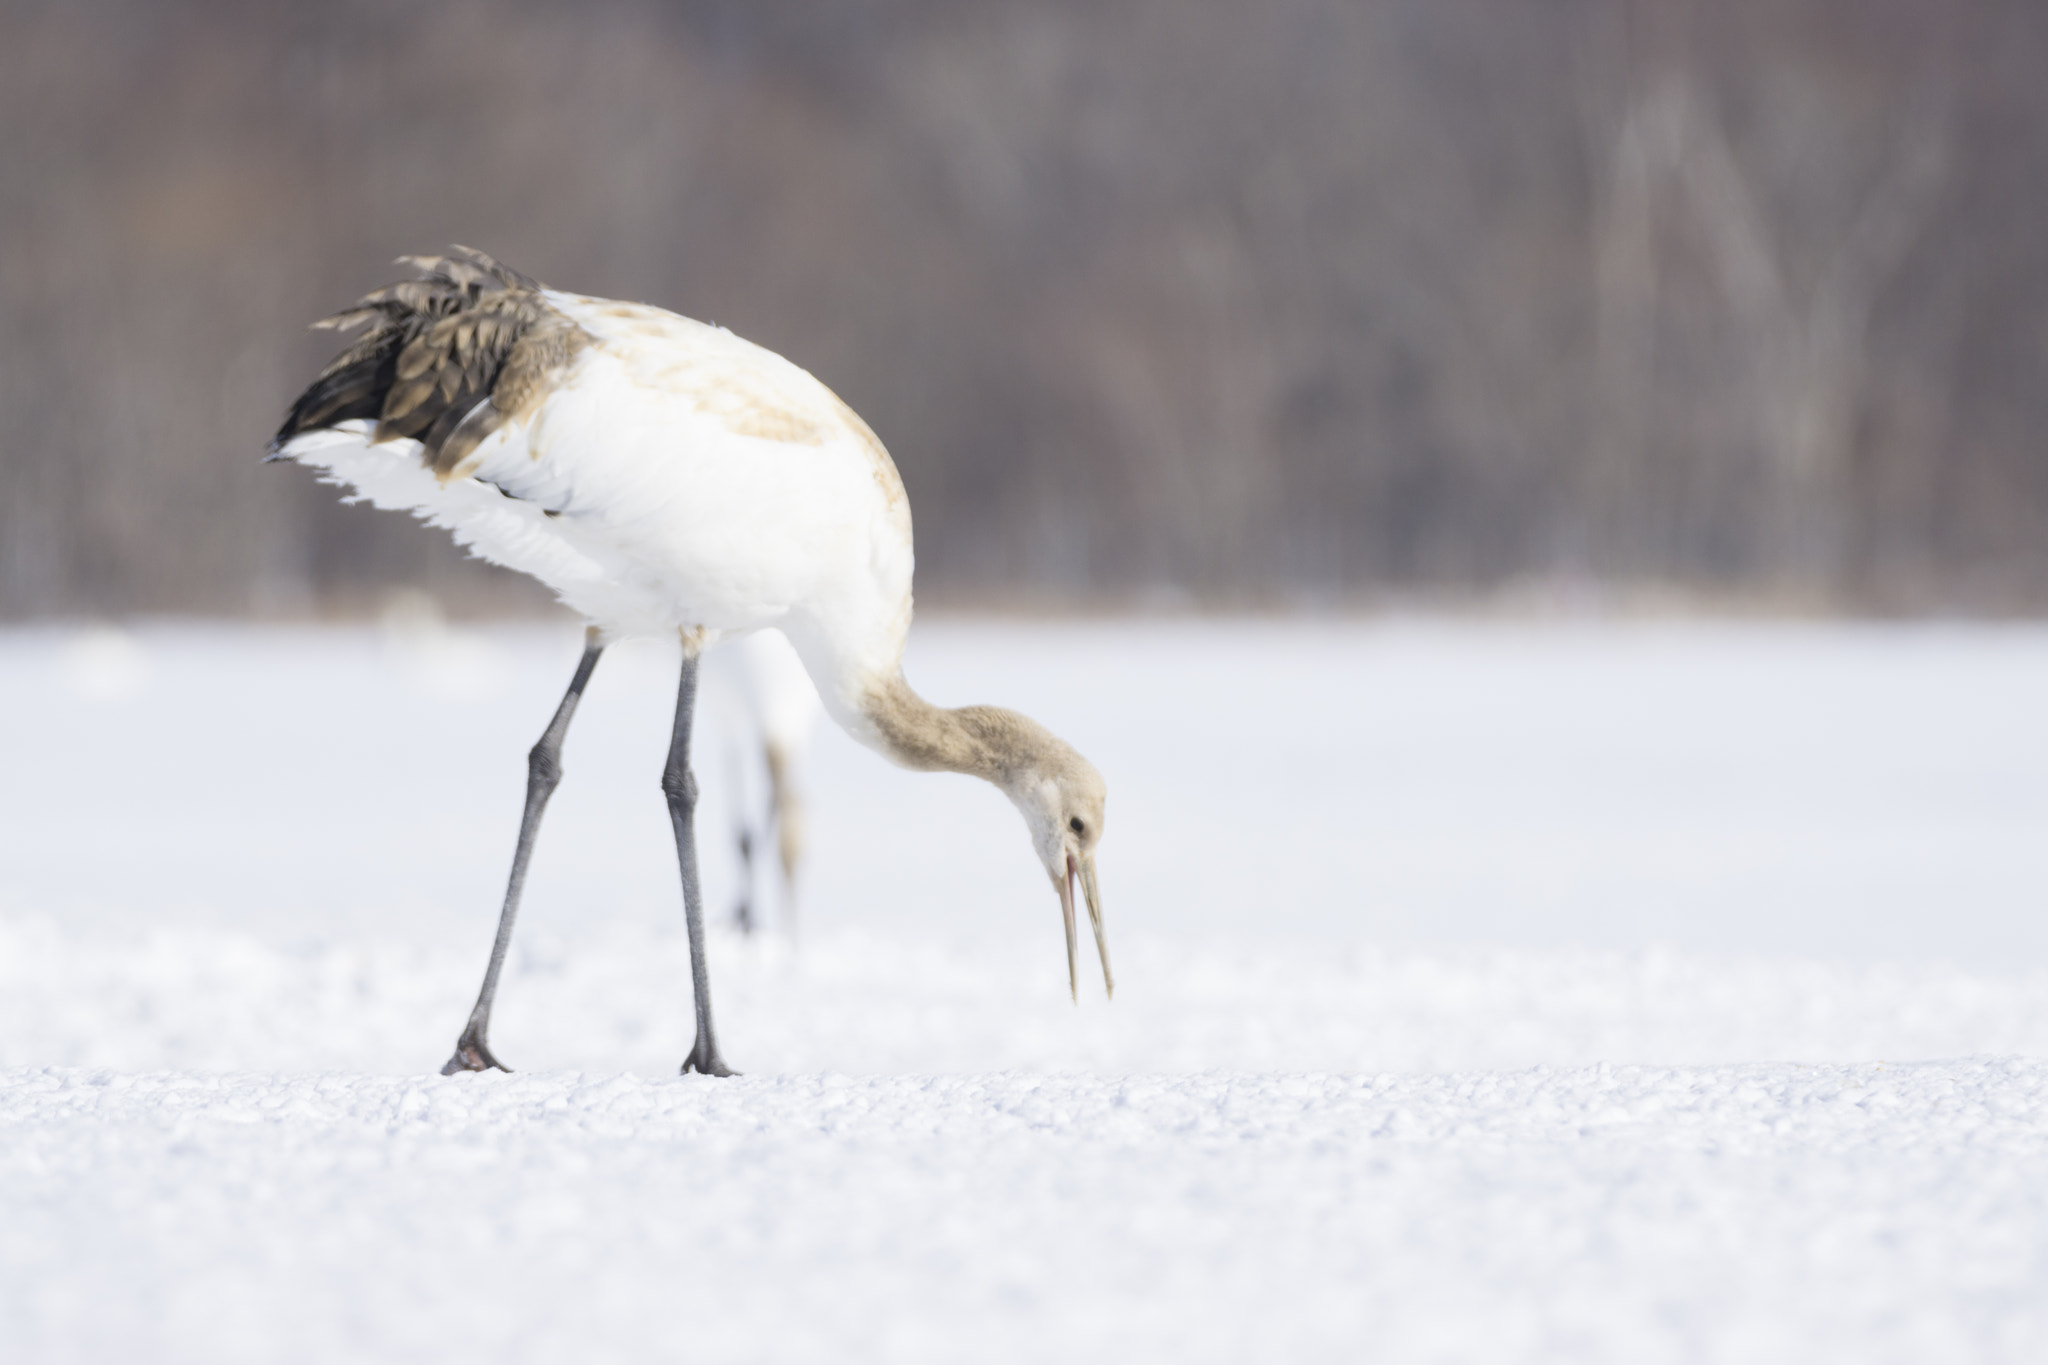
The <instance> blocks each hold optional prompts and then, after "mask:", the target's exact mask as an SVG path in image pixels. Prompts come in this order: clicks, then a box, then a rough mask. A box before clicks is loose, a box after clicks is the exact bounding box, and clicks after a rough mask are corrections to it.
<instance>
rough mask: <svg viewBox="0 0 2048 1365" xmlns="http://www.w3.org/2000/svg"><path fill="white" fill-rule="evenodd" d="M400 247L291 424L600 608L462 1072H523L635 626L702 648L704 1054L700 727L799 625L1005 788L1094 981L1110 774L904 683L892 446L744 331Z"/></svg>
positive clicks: (292, 452)
mask: <svg viewBox="0 0 2048 1365" xmlns="http://www.w3.org/2000/svg"><path fill="white" fill-rule="evenodd" d="M452 250H453V254H452V255H449V256H444V257H416V256H409V257H403V258H401V261H400V263H401V264H404V265H410V266H413V267H414V268H416V269H417V270H418V271H419V272H420V275H421V278H418V279H413V280H409V281H406V282H404V283H401V284H394V285H391V286H389V287H388V288H385V289H380V290H378V291H376V292H375V293H372V294H370V295H368V296H366V297H365V298H364V299H363V300H362V301H361V302H359V303H357V304H356V305H355V306H354V307H352V308H348V309H345V310H344V311H342V312H340V313H338V314H336V315H335V316H333V317H331V318H327V319H325V320H324V321H322V322H321V323H317V324H315V325H316V326H324V327H332V328H336V329H341V330H346V329H350V328H354V327H358V326H363V325H365V324H367V326H368V330H367V331H366V332H364V333H363V335H362V336H361V337H360V338H359V339H358V340H357V341H356V343H355V344H354V345H353V346H351V347H350V348H349V349H348V350H347V351H345V352H343V353H342V354H341V355H340V356H339V357H337V358H336V359H335V360H334V362H333V363H332V364H330V365H329V366H328V367H327V368H326V369H325V370H323V371H321V373H320V375H319V377H318V378H316V379H315V380H314V381H313V383H312V385H311V386H310V387H308V388H307V389H306V391H305V392H304V393H303V394H301V395H299V398H298V401H297V402H295V403H294V404H293V405H292V410H291V413H290V415H289V416H287V417H286V418H285V421H284V424H283V426H282V427H280V428H279V430H278V433H277V435H276V437H275V438H274V439H273V440H272V441H271V445H270V458H272V459H283V460H295V461H297V462H298V463H300V464H303V465H309V466H311V467H313V468H316V469H319V470H322V471H324V472H325V474H326V477H327V478H328V480H329V481H330V482H334V483H339V484H343V485H347V486H349V487H352V488H353V489H354V491H355V494H356V496H358V497H360V498H366V499H368V500H369V501H370V502H372V503H373V504H375V505H377V506H379V507H394V508H402V509H405V510H407V511H410V512H412V513H413V514H415V515H416V516H419V517H421V518H423V519H424V520H426V521H428V522H431V523H433V524H434V525H437V526H442V527H445V528H447V529H448V530H449V531H451V532H452V533H453V534H454V536H455V539H456V540H457V542H458V543H460V544H462V545H464V546H466V547H468V548H469V550H470V551H471V552H472V553H474V554H476V555H479V556H481V557H482V558H485V559H488V560H491V561H492V562H494V563H498V564H504V565H507V566H509V567H511V568H515V569H519V570H521V571H523V572H525V573H528V574H531V575H532V576H533V577H535V578H537V579H539V580H540V581H541V582H543V583H545V584H547V586H548V587H550V588H552V589H553V590H554V591H555V593H556V594H557V595H558V596H559V597H560V598H561V599H562V601H563V602H565V603H567V604H568V605H569V606H570V607H571V608H573V609H574V610H576V611H577V612H579V613H581V614H582V616H583V617H584V619H585V620H586V621H587V622H588V623H589V625H588V628H587V630H586V632H585V637H584V649H583V657H582V658H581V660H580V661H578V663H577V665H576V672H575V675H574V677H573V678H572V679H571V680H570V683H569V690H568V692H567V693H566V694H565V695H564V696H563V698H562V702H561V705H560V706H559V707H558V708H557V709H556V711H555V714H554V718H553V719H552V720H551V721H550V722H549V723H548V726H547V729H546V730H545V731H543V732H542V734H541V738H540V741H539V742H538V743H536V744H535V745H534V746H533V749H532V751H531V752H530V753H529V754H528V756H527V786H526V810H525V815H524V817H523V818H522V819H521V821H520V825H519V841H518V844H517V846H516V848H515V850H514V852H513V856H512V875H511V878H510V880H509V882H508V883H507V885H506V888H505V903H504V908H503V910H502V911H501V912H500V915H499V919H498V934H497V938H496V940H495V942H494V943H493V944H492V947H491V959H490V965H489V966H488V967H487V968H486V969H485V972H484V981H483V989H482V991H481V992H480V993H479V994H478V996H477V1002H476V1007H475V1009H473V1010H472V1011H471V1012H470V1016H469V1022H468V1024H467V1025H466V1026H465V1027H464V1029H463V1031H462V1035H461V1037H460V1038H459V1039H458V1040H457V1042H456V1045H455V1054H454V1056H452V1057H451V1058H449V1060H448V1064H447V1065H446V1066H445V1067H443V1068H442V1071H443V1074H452V1073H453V1072H456V1071H462V1070H470V1071H480V1070H483V1069H485V1068H487V1067H498V1068H499V1069H501V1070H502V1069H506V1068H504V1067H503V1066H502V1064H501V1063H500V1062H499V1061H498V1059H497V1058H496V1057H494V1056H492V1055H491V1049H490V1038H489V1034H490V1019H491V1002H492V1000H493V998H494V996H495V995H496V993H497V986H498V974H499V971H500V969H501V968H502V967H503V966H504V961H505V950H506V947H507V945H508V944H509V943H510V941H511V937H512V924H513V920H514V918H515V917H516V915H517V913H518V909H519V894H520V889H521V887H522V886H523V884H524V883H525V880H526V866H527V861H528V859H529V857H530V856H531V855H532V852H533V841H534V835H535V833H536V831H537V830H538V828H539V826H540V819H541V814H542V812H543V810H544V809H545V808H546V806H547V801H548V797H549V796H550V795H551V794H552V793H553V791H554V789H555V786H556V784H557V783H558V782H559V781H560V779H561V748H562V737H563V735H564V734H565V733H566V732H567V731H568V728H569V722H570V719H571V718H572V717H573V716H574V714H575V711H576V704H577V702H578V701H579V700H580V699H581V697H582V695H583V689H584V687H585V685H586V684H587V683H588V682H589V680H590V674H591V670H593V669H594V668H596V667H597V661H598V657H599V655H601V654H602V653H603V651H604V648H605V646H606V645H607V644H608V643H609V642H610V641H612V640H614V639H618V638H621V637H624V636H630V635H674V636H676V637H678V638H680V639H681V641H682V644H683V666H682V679H681V682H680V685H679V686H678V688H677V693H676V717H675V728H674V731H673V733H672V736H671V740H670V745H669V754H668V762H667V764H666V766H665V767H664V769H663V772H662V778H661V787H662V791H663V793H664V794H665V795H666V796H667V799H668V806H669V815H670V820H671V823H672V824H673V825H674V827H675V838H676V855H677V859H678V861H679V863H680V864H681V870H682V883H683V907H684V913H685V916H686V919H687V923H688V928H689V940H690V975H691V984H692V986H693V987H694V992H695V996H696V1014H697V1035H696V1041H695V1043H694V1044H693V1045H692V1047H691V1049H690V1054H689V1056H688V1058H686V1059H685V1060H684V1062H683V1070H684V1071H685V1072H689V1071H699V1072H704V1073H707V1074H710V1075H716V1076H727V1075H731V1074H733V1073H732V1072H730V1071H729V1070H728V1069H727V1068H726V1066H725V1063H724V1061H723V1059H722V1058H721V1057H720V1056H719V1051H718V1039H717V1035H716V1033H715V1032H714V1030H713V1028H712V1022H711V988H710V981H709V979H708V977H707V974H706V970H705V961H704V915H703V906H702V903H701V897H700V894H699V891H698V885H697V853H696V837H695V830H694V824H693V821H694V814H695V810H696V801H697V784H696V780H695V778H694V777H693V776H692V775H691V772H690V726H691V719H692V714H693V712H694V709H695V704H696V693H697V661H698V656H699V655H700V654H701V653H702V652H703V651H704V650H705V649H707V648H708V647H710V646H711V645H712V644H714V643H716V642H717V641H719V640H720V639H723V638H726V637H729V636H735V635H742V634H745V633H746V632H749V631H755V630H760V629H763V628H765V627H771V626H772V627H776V628H778V629H780V630H781V631H782V633H783V634H784V635H786V636H787V637H788V638H789V641H790V643H791V644H792V645H793V646H795V648H796V652H797V655H798V657H800V658H801V659H802V661H803V665H804V668H805V670H806V671H807V672H808V673H809V674H810V677H811V680H812V682H813V683H815V684H816V686H817V691H818V695H819V698H820V699H821V700H822V701H823V703H824V706H825V709H826V711H827V713H828V714H830V715H831V717H832V718H833V720H835V721H836V722H838V724H839V725H840V726H841V727H842V728H844V729H845V730H846V732H847V733H848V734H850V735H852V736H853V737H854V738H855V739H857V740H859V741H860V742H861V743H863V744H866V745H867V746H868V747H870V748H872V749H874V750H876V751H877V752H879V753H880V754H882V755H883V756H884V757H886V758H889V759H891V760H893V761H894V762H896V763H898V764H901V765H902V766H904V767H906V768H914V769H918V770H922V771H928V772H939V771H946V772H959V773H968V774H971V775H973V776H976V777H980V778H983V779H985V780H987V781H988V782H991V783H993V784H994V785H995V786H996V787H997V788H999V789H1000V790H1001V791H1002V792H1003V794H1004V795H1006V796H1008V797H1009V798H1010V800H1011V802H1012V803H1013V804H1015V805H1016V807H1017V809H1018V810H1019V811H1020V812H1021V813H1022V814H1023V816H1024V823H1025V825H1026V827H1027V828H1028V830H1029V831H1030V835H1031V844H1032V849H1033V851H1034V852H1035V853H1036V854H1037V856H1038V858H1039V860H1040V861H1041V863H1042V864H1043V865H1044V867H1045V870H1046V873H1047V874H1048V876H1050V877H1051V879H1052V883H1053V887H1054V889H1055V890H1056V891H1057V892H1058V894H1059V900H1060V912H1061V915H1062V917H1063V918H1064V920H1065V928H1066V946H1067V988H1068V991H1069V993H1070V994H1074V995H1076V996H1078V991H1079V988H1078V985H1077V982H1076V975H1077V974H1076V969H1075V965H1074V956H1075V954H1074V883H1075V881H1076V880H1077V879H1078V880H1079V882H1080V884H1081V890H1082V895H1083V896H1084V897H1085V899H1086V902H1087V906H1088V917H1089V920H1090V922H1091V924H1092V925H1093V928H1094V932H1095V947H1096V952H1097V954H1098V955H1099V956H1100V958H1101V961H1102V976H1103V986H1104V989H1105V990H1106V991H1111V992H1113V991H1114V989H1115V986H1114V982H1113V978H1112V977H1111V974H1110V967H1109V948H1108V944H1107V942H1106V940H1105V939H1104V937H1103V929H1102V908H1101V900H1100V895H1099V893H1098V891H1097V887H1096V877H1095V849H1096V845H1097V843H1098V841H1099V840H1100V839H1101V837H1102V820H1103V801H1104V796H1105V789H1104V786H1103V782H1102V778H1101V776H1100V774H1098V773H1097V772H1096V771H1095V769H1094V767H1093V766H1091V765H1090V764H1089V762H1088V761H1087V760H1086V759H1084V758H1082V757H1081V755H1080V754H1078V753H1076V752H1075V751H1074V750H1073V749H1072V748H1071V747H1069V746H1068V745H1067V744H1065V743H1064V742H1062V741H1061V740H1060V739H1058V738H1057V737H1055V736H1054V735H1053V734H1052V733H1051V732H1049V731H1047V730H1046V729H1045V728H1044V727H1043V726H1041V725H1039V724H1038V723H1037V722H1036V721H1033V720H1032V719H1030V718H1029V717H1028V716H1024V715H1020V714H1018V713H1017V712H1015V711H1006V710H1003V709H1001V708H1000V707H993V706H967V707H961V708H958V709H953V710H949V709H946V708H942V707H937V706H934V705H932V704H931V703H929V702H927V701H925V700H924V699H923V698H922V697H920V696H918V695H917V693H916V692H914V691H912V690H911V688H910V685H909V684H908V683H906V682H905V681H904V679H903V670H902V658H903V646H904V640H905V637H906V635H907V634H908V632H909V629H910V614H911V593H910V586H911V583H910V580H911V564H912V555H911V537H910V503H909V500H908V499H907V498H906V497H905V495H904V491H903V482H902V480H901V479H900V478H899V477H898V476H897V473H896V466H895V464H894V463H893V462H892V461H891V460H890V459H889V454H888V452H887V451H886V450H884V449H883V447H882V443H881V442H880V441H879V440H877V439H876V438H875V434H874V433H873V432H872V431H870V430H869V429H868V426H867V424H866V423H865V422H863V421H861V419H860V418H859V417H858V416H856V415H855V414H854V412H853V410H852V409H851V408H849V407H847V406H846V404H844V403H843V402H841V401H840V400H839V398H838V397H837V396H836V395H835V394H833V392H832V391H831V390H830V389H828V388H826V387H825V386H824V385H823V384H821V383H819V382H818V381H817V380H816V379H814V378H812V377H811V376H810V375H809V374H807V373H806V372H805V371H803V370H802V369H800V368H798V367H797V366H795V365H793V364H791V363H790V362H789V361H787V360H784V359H783V358H782V357H781V356H778V355H776V354H775V353H773V352H772V351H768V350H764V349H763V348H761V347H759V346H755V345H753V344H751V343H750V342H746V341H742V340H741V339H740V338H738V337H736V336H734V335H733V334H732V333H730V332H728V331H726V330H725V329H723V328H721V327H713V326H708V325H706V324H704V323H701V322H694V321H692V320H690V319H689V318H685V317H680V316H678V315H676V314H674V313H669V312H665V311H663V310H662V309H659V308H652V307H649V306H647V305H645V304H637V303H619V302H615V301H613V300H609V299H596V298H586V297H584V296H582V295H577V294H565V293H562V292H560V291H558V290H554V289H549V288H546V287H545V286H543V285H541V284H540V283H538V282H537V281H535V280H532V279H529V278H528V277H526V276H525V275H522V274H520V273H519V272H517V271H515V270H511V269H508V268H507V267H505V266H502V265H500V264H498V262H496V261H494V260H492V259H491V258H490V257H489V256H486V255H485V254H484V253H482V252H480V251H475V250H471V249H469V248H466V247H455V248H453V249H452Z"/></svg>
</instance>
